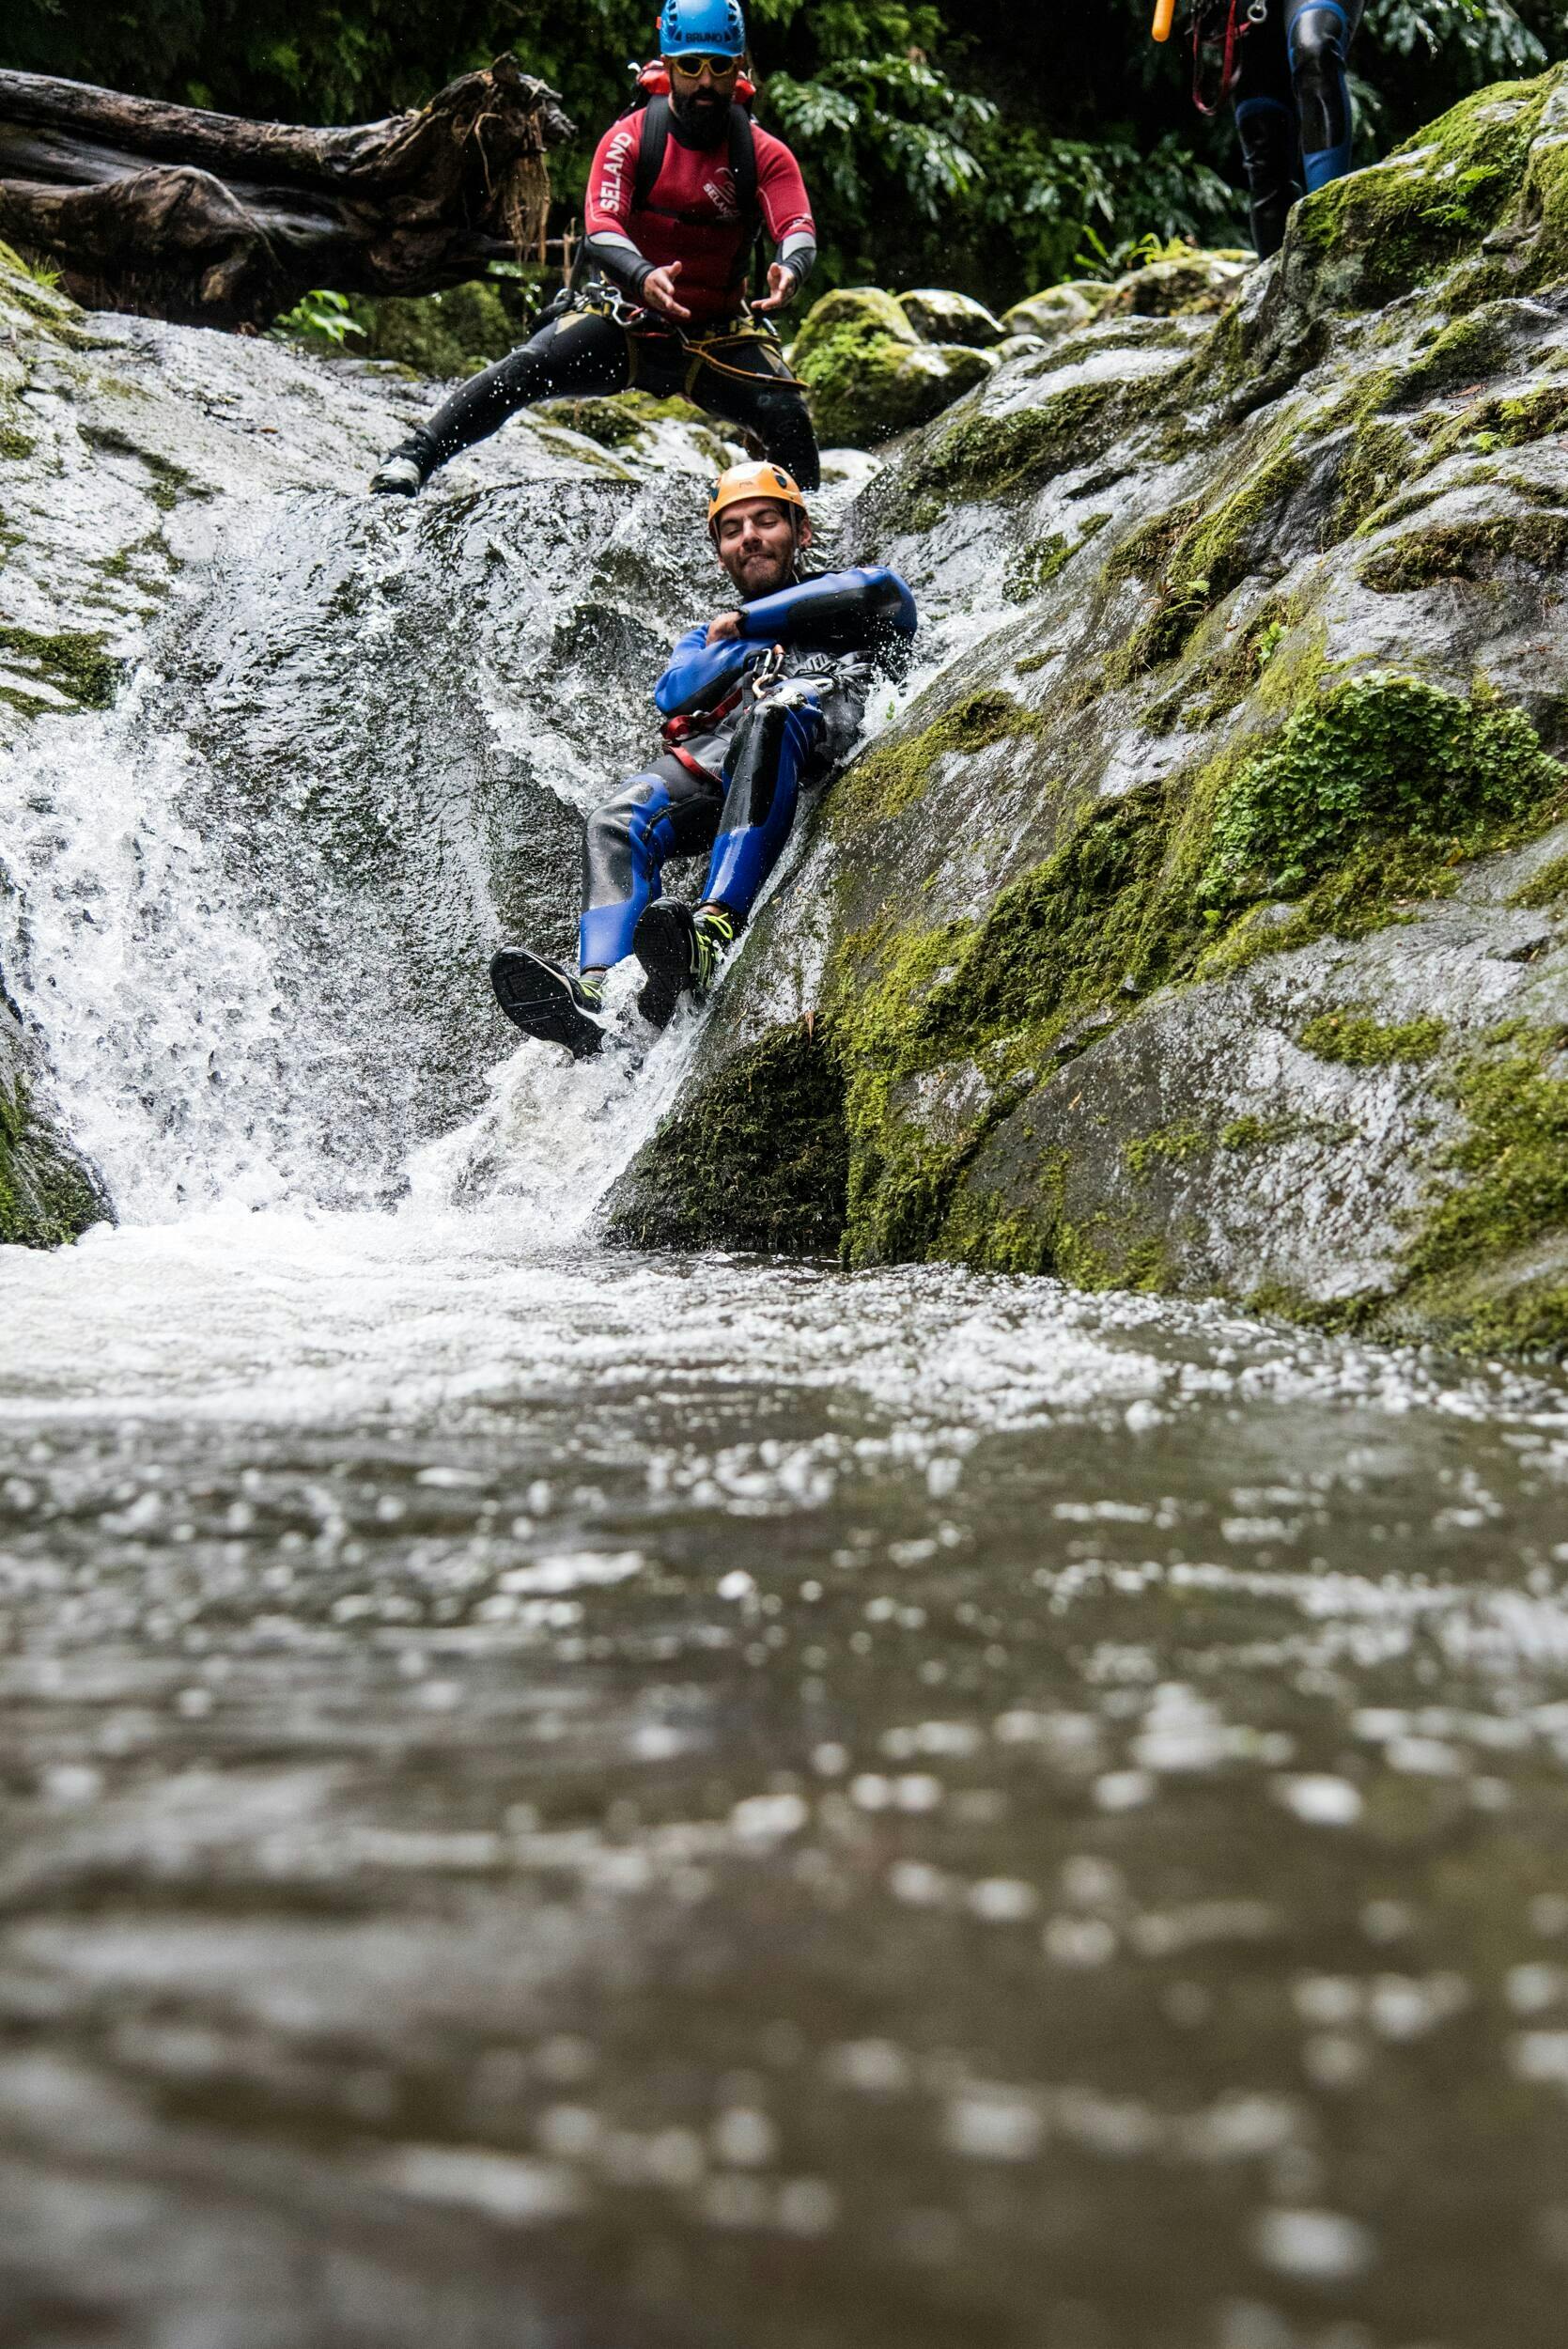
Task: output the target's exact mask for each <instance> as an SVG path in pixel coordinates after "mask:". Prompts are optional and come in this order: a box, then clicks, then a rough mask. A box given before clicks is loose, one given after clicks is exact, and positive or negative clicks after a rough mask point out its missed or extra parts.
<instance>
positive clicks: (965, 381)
mask: <svg viewBox="0 0 1568 2349" xmlns="http://www.w3.org/2000/svg"><path fill="white" fill-rule="evenodd" d="M995 364H996V363H995V361H994V360H993V359H992V357H991V354H990V352H989V351H986V350H972V349H970V347H969V346H968V345H966V344H962V343H915V344H906V343H900V342H895V341H893V340H892V339H890V338H889V337H888V336H886V335H882V334H873V335H869V336H866V337H863V338H862V337H861V336H858V335H846V336H845V337H844V338H843V340H842V341H838V342H828V343H819V344H818V345H817V347H816V349H815V350H814V351H813V353H812V355H811V356H810V358H808V359H806V360H804V361H803V362H802V361H799V360H798V361H797V363H796V372H797V373H798V374H799V375H800V378H801V380H802V381H803V382H804V383H805V385H806V387H807V393H808V397H809V398H810V402H811V412H812V418H813V421H814V423H815V426H816V432H817V437H818V439H819V440H820V441H821V442H822V443H824V444H825V445H826V446H828V447H830V448H832V447H839V448H875V447H876V446H877V443H878V442H881V441H887V440H891V439H892V438H893V434H894V433H898V432H908V431H909V430H910V429H911V428H913V427H914V426H915V425H920V424H926V423H929V421H930V419H931V418H932V417H933V416H937V415H939V414H940V413H941V412H942V410H943V409H944V408H951V407H952V405H953V403H954V401H955V399H960V398H961V397H963V395H964V393H965V392H968V391H972V390H973V388H974V386H975V385H976V384H977V383H979V382H983V381H984V380H985V378H986V376H987V375H989V374H990V372H991V370H992V368H993V366H995Z"/></svg>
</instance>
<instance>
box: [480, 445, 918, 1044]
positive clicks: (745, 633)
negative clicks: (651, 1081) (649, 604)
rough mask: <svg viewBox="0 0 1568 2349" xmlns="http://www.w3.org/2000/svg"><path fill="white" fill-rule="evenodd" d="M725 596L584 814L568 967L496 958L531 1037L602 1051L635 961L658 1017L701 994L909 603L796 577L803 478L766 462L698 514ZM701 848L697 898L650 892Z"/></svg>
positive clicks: (871, 571)
mask: <svg viewBox="0 0 1568 2349" xmlns="http://www.w3.org/2000/svg"><path fill="white" fill-rule="evenodd" d="M708 528H709V531H710V533H711V536H712V538H713V544H714V548H715V551H716V552H717V554H718V557H719V562H720V565H721V567H722V569H723V571H724V573H725V575H726V577H727V578H728V579H729V581H730V582H731V583H732V584H733V585H734V586H735V588H736V589H737V592H738V594H739V597H740V602H739V605H738V607H737V608H736V609H733V610H730V611H727V612H722V613H721V614H719V615H718V617H717V618H716V619H712V620H705V621H699V622H698V624H697V626H696V627H695V628H691V629H689V630H687V632H686V634H685V635H684V636H683V637H681V639H680V641H679V643H678V644H677V645H676V646H675V650H674V651H673V653H672V654H671V656H670V661H669V665H668V667H667V668H666V669H665V671H664V674H663V676H662V677H660V679H659V682H658V684H657V685H656V687H655V688H654V702H655V705H656V707H657V708H658V710H659V713H660V717H661V718H662V719H663V721H664V723H663V728H662V732H663V742H664V747H663V751H662V754H660V756H659V757H657V758H655V759H654V760H653V761H652V762H651V764H650V765H648V766H647V767H645V768H644V770H642V772H641V773H640V774H635V775H633V776H631V777H630V778H629V781H628V782H626V783H624V784H623V785H622V786H621V788H620V789H619V791H617V792H616V793H615V795H614V797H613V799H611V800H609V801H606V802H605V804H604V805H603V806H602V807H599V808H596V809H595V811H594V813H593V815H592V816H591V817H589V818H588V825H587V831H586V834H585V837H584V840H583V844H582V925H581V927H580V930H579V940H578V962H579V968H578V970H577V971H575V972H573V971H568V970H567V969H566V968H565V967H564V966H563V965H562V964H560V963H557V962H552V961H551V960H550V959H549V958H548V957H546V956H544V955H538V954H535V953H534V952H533V950H532V949H531V948H529V947H526V946H504V947H503V948H502V950H501V952H500V953H499V954H498V955H497V956H496V957H495V959H494V961H493V962H492V963H491V965H490V981H491V985H492V986H493V987H494V988H495V993H496V999H497V1001H498V1002H499V1003H500V1005H501V1008H502V1010H503V1011H504V1012H505V1014H506V1017H507V1018H508V1019H510V1020H512V1021H513V1022H514V1024H515V1025H516V1026H518V1027H520V1028H521V1029H522V1030H523V1032H524V1034H528V1035H532V1036H537V1037H540V1038H541V1039H543V1040H544V1041H545V1042H547V1043H551V1044H564V1045H565V1046H566V1048H567V1050H568V1051H569V1052H570V1053H571V1054H572V1055H573V1057H574V1058H575V1059H578V1060H584V1059H587V1058H588V1057H589V1056H590V1055H591V1054H592V1053H595V1052H597V1051H598V1050H599V1048H600V1046H601V1045H602V1043H603V1041H604V1037H605V1034H606V1033H607V1029H608V1021H607V1019H606V1018H605V1016H604V1008H603V1000H604V999H603V989H604V980H605V976H606V974H607V972H609V971H610V970H611V969H612V967H613V965H614V964H615V963H618V962H621V961H624V960H625V959H626V957H628V956H629V955H635V956H636V957H637V959H638V961H639V962H640V963H641V964H642V966H643V972H644V981H643V988H642V993H641V994H640V996H639V998H638V1009H639V1010H640V1011H641V1012H642V1014H643V1017H644V1019H647V1020H648V1021H649V1022H650V1023H651V1024H652V1025H653V1026H654V1027H656V1028H657V1027H662V1026H663V1025H664V1024H665V1023H666V1021H668V1019H670V1017H671V1015H672V1013H673V1012H674V1011H675V1005H676V1003H678V1001H679V999H680V997H681V995H682V994H683V993H684V992H686V991H688V990H690V991H691V993H692V994H694V995H697V996H701V995H703V994H704V993H706V989H707V988H708V987H709V985H710V984H711V983H712V980H713V977H714V974H715V972H716V971H717V969H718V966H719V963H720V961H721V959H722V956H723V954H724V952H725V951H726V949H727V948H728V947H730V946H731V945H733V944H734V942H735V941H736V939H737V936H738V935H739V932H740V931H741V929H742V928H743V927H744V926H745V923H746V919H747V916H748V915H749V913H750V912H751V910H752V907H753V904H754V903H755V901H756V896H757V893H758V891H759V890H760V889H761V887H762V885H763V883H764V881H765V880H766V879H768V874H769V873H770V872H771V871H772V869H773V867H774V865H775V864H776V863H777V862H778V859H779V857H780V855H781V854H782V853H783V850H784V843H785V842H786V840H787V839H788V838H789V834H790V830H791V827H792V826H793V824H794V821H795V812H796V808H797V806H798V804H799V801H800V794H801V792H802V791H803V790H808V789H810V788H811V787H813V786H815V785H818V784H821V783H824V782H826V780H827V779H828V777H829V776H830V775H831V772H832V770H833V769H834V768H835V767H836V766H837V765H838V764H839V762H840V761H841V760H842V759H843V758H844V756H845V755H846V753H847V751H848V750H849V747H850V745H851V744H852V742H853V741H854V739H855V736H856V735H857V733H858V732H859V730H860V726H861V722H862V718H863V716H864V713H865V705H866V697H867V694H868V693H869V692H870V690H871V687H872V684H873V682H874V681H875V679H876V678H877V676H878V675H879V674H880V675H883V676H887V675H890V674H892V675H897V674H900V673H901V672H902V670H903V668H904V667H905V665H906V664H907V661H908V646H909V640H910V638H911V637H912V636H913V634H914V630H915V605H914V598H913V597H912V596H911V595H910V593H909V591H908V587H906V585H905V584H904V582H903V581H902V580H901V579H900V578H899V576H898V574H897V572H896V571H890V570H886V569H883V568H880V567H872V568H861V569H855V570H844V571H827V572H822V573H818V574H815V575H813V576H809V577H808V576H805V575H803V573H802V568H801V563H802V558H803V556H804V555H805V553H806V551H807V549H808V548H809V547H810V545H811V542H812V529H811V521H810V517H809V516H808V514H807V512H806V502H805V499H804V497H803V496H802V495H801V493H800V487H799V485H798V484H797V483H796V482H794V481H792V480H791V479H790V477H789V475H788V474H785V473H783V472H781V471H780V469H779V468H778V467H777V466H776V465H767V464H763V465H741V466H736V467H734V468H733V469H732V470H731V471H730V472H728V473H726V474H723V475H722V477H721V479H720V481H719V484H718V487H717V489H716V490H715V491H714V495H713V499H712V503H711V505H710V506H709V508H708ZM703 851H706V852H708V867H707V878H706V881H705V882H704V884H703V893H702V897H701V900H700V902H699V903H698V905H697V906H696V908H695V910H692V909H691V908H690V907H687V906H684V905H682V904H681V903H680V902H679V901H678V900H677V899H675V898H671V897H666V896H664V895H663V894H662V887H661V880H660V874H661V869H662V867H663V864H664V862H665V860H666V858H668V857H672V856H692V855H696V854H699V853H701V852H703Z"/></svg>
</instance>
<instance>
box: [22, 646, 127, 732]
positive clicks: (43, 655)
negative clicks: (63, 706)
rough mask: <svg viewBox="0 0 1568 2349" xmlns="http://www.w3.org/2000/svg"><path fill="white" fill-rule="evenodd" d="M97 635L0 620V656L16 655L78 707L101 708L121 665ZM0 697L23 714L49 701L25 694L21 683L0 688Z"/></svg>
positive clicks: (110, 698)
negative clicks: (48, 632) (48, 631)
mask: <svg viewBox="0 0 1568 2349" xmlns="http://www.w3.org/2000/svg"><path fill="white" fill-rule="evenodd" d="M103 644H104V639H103V638H102V636H101V635H84V634H79V633H73V632H72V631H71V630H69V629H66V630H61V631H60V632H59V633H58V634H57V635H54V636H42V635H39V634H37V633H36V632H35V631H34V630H32V629H27V628H9V627H6V626H0V659H8V660H10V661H18V662H20V663H22V664H23V667H24V668H27V669H31V670H33V671H34V672H35V673H36V674H37V675H38V676H39V677H40V678H41V679H42V680H43V682H44V683H45V684H47V685H52V686H53V687H54V690H55V692H60V693H65V694H68V695H69V696H70V699H71V700H72V701H73V702H75V703H77V704H78V705H79V706H80V707H81V708H84V709H107V708H108V707H109V704H110V703H111V702H112V701H113V700H114V698H115V694H116V690H117V688H118V685H119V681H120V677H121V675H122V673H123V669H124V663H123V662H122V661H116V660H114V659H112V658H111V656H110V655H109V654H108V653H106V652H105V651H104V649H103ZM6 697H7V699H8V700H9V701H12V702H14V703H16V704H18V705H19V706H24V707H25V708H26V714H27V715H28V716H33V715H36V714H37V713H38V712H39V711H41V710H47V709H51V708H54V707H55V705H54V703H53V702H51V701H49V700H47V699H46V698H45V697H44V696H43V695H42V694H29V693H28V692H27V691H26V688H25V687H24V686H23V687H12V688H8V689H6Z"/></svg>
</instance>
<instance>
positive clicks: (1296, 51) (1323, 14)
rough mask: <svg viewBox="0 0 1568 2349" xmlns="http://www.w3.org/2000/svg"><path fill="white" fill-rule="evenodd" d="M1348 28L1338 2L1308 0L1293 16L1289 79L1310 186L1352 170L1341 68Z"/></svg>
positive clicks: (1347, 46) (1347, 106)
mask: <svg viewBox="0 0 1568 2349" xmlns="http://www.w3.org/2000/svg"><path fill="white" fill-rule="evenodd" d="M1352 30H1353V27H1352V24H1351V21H1350V18H1349V16H1348V15H1347V14H1346V13H1345V11H1344V9H1343V8H1340V7H1339V6H1338V5H1337V0H1308V4H1307V6H1306V7H1304V8H1301V9H1300V10H1299V11H1298V13H1297V14H1296V16H1295V17H1293V18H1292V20H1291V24H1290V70H1291V83H1292V86H1293V88H1294V90H1295V93H1296V114H1297V115H1298V117H1299V118H1300V124H1301V154H1302V161H1303V163H1304V166H1305V169H1306V177H1307V186H1308V188H1309V189H1312V188H1320V187H1323V186H1325V185H1326V184H1327V181H1328V180H1330V179H1339V178H1341V177H1342V175H1343V173H1345V172H1347V171H1348V170H1349V168H1350V144H1351V118H1350V87H1349V85H1348V83H1347V82H1346V80H1345V71H1344V68H1345V59H1346V57H1347V56H1348V55H1349V54H1350V37H1351V33H1352Z"/></svg>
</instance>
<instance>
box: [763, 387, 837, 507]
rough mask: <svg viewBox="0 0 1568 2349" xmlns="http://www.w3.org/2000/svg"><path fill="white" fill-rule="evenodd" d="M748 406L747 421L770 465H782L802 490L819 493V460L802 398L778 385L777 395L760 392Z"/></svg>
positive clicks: (809, 420) (798, 394) (820, 460)
mask: <svg viewBox="0 0 1568 2349" xmlns="http://www.w3.org/2000/svg"><path fill="white" fill-rule="evenodd" d="M751 406H752V414H751V417H750V419H749V421H750V424H751V427H752V429H753V432H754V433H755V434H756V436H757V438H758V439H759V440H760V441H761V443H762V445H763V448H764V450H765V451H766V452H767V455H768V460H769V462H770V463H772V464H775V465H782V466H783V467H784V471H785V473H787V474H791V475H792V476H793V478H794V479H795V480H796V481H798V482H799V483H800V487H801V489H802V490H819V489H820V488H821V486H822V459H821V457H820V456H819V454H818V452H817V446H816V434H815V430H814V428H813V426H812V420H811V412H810V410H809V409H808V408H807V406H806V403H805V399H804V397H802V395H801V394H800V392H795V391H791V390H789V389H788V387H787V386H785V385H784V384H781V385H780V386H779V388H778V389H777V390H776V391H771V390H770V391H764V392H759V393H758V394H757V396H756V398H755V400H754V401H753V402H752V403H751Z"/></svg>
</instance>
